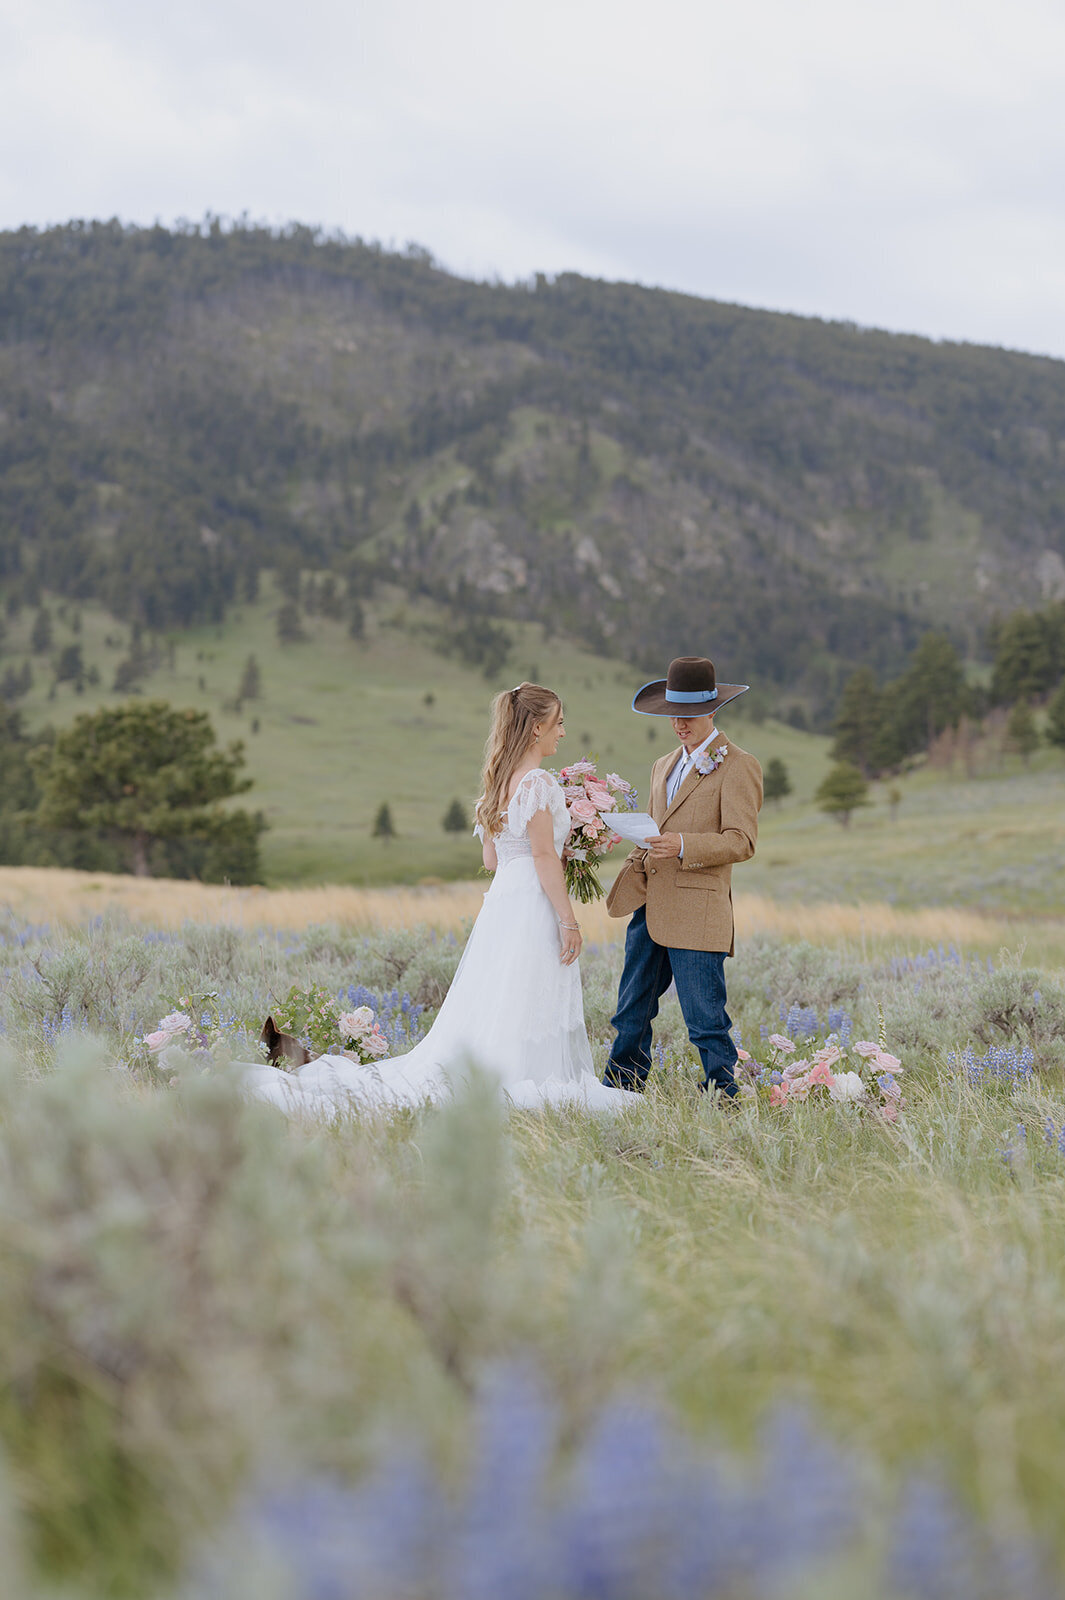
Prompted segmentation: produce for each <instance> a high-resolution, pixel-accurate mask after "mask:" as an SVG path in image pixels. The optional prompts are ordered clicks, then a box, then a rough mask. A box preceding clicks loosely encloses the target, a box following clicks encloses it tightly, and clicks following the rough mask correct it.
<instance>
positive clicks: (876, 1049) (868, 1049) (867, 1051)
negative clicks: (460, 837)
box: [854, 1039, 880, 1056]
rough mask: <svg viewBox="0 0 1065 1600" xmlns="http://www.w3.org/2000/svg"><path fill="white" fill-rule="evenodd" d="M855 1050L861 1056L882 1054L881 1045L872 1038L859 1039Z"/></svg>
mask: <svg viewBox="0 0 1065 1600" xmlns="http://www.w3.org/2000/svg"><path fill="white" fill-rule="evenodd" d="M854 1050H855V1052H856V1053H857V1054H858V1055H860V1056H875V1055H879V1054H880V1046H879V1045H878V1044H874V1043H873V1041H872V1040H871V1039H859V1040H858V1042H857V1044H856V1045H855V1046H854Z"/></svg>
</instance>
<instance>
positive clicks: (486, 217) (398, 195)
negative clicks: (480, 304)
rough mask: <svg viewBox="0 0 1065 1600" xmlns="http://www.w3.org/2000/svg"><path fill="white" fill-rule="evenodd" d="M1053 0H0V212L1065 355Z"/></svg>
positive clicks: (1063, 61) (1063, 78) (1063, 199)
mask: <svg viewBox="0 0 1065 1600" xmlns="http://www.w3.org/2000/svg"><path fill="white" fill-rule="evenodd" d="M1063 105H1065V4H1063V3H1062V0H995V3H988V0H966V4H964V5H962V4H961V3H960V0H949V3H948V0H890V3H883V4H877V5H873V4H862V3H860V0H728V3H727V4H724V3H722V0H656V3H653V4H652V3H650V0H639V3H637V0H537V3H535V4H525V5H515V4H508V3H507V0H449V3H444V0H435V3H433V0H302V3H301V4H293V3H292V0H286V3H284V4H282V3H281V0H254V3H252V0H169V3H167V4H165V5H157V4H153V3H151V0H3V6H2V9H0V154H2V162H0V226H4V227H16V226H18V225H20V224H22V223H27V222H30V223H37V224H44V223H48V222H56V221H64V220H66V219H68V218H70V217H110V216H116V215H117V216H119V217H121V218H123V219H125V220H127V221H135V222H152V221H154V220H156V219H157V218H158V219H161V220H162V221H164V222H170V221H173V220H174V219H176V218H178V217H191V218H199V217H202V216H203V215H204V213H205V212H207V211H213V212H217V213H222V214H224V215H238V214H239V213H241V212H244V211H247V212H249V213H250V214H251V216H252V217H253V218H256V219H261V220H266V221H271V222H278V221H284V220H288V219H292V218H295V219H298V220H301V221H306V222H315V223H322V224H324V225H326V226H327V227H341V228H343V229H344V230H345V231H347V232H349V233H357V234H361V235H363V237H366V238H379V239H382V240H384V241H385V242H390V241H393V242H395V243H396V244H405V243H406V242H407V241H408V240H416V241H417V242H418V243H420V244H424V245H426V246H428V247H429V248H430V249H431V250H432V251H433V252H434V254H435V255H436V256H437V257H438V258H439V259H440V260H442V261H443V262H444V263H445V264H446V265H447V266H449V267H452V268H454V269H455V270H456V271H459V272H462V273H465V274H470V275H475V276H479V277H483V276H491V275H496V274H498V275H499V276H501V277H503V278H507V279H512V278H515V277H526V276H528V275H529V274H531V273H532V272H534V271H537V270H539V271H545V272H549V273H552V272H558V271H562V270H565V269H573V270H576V271H580V272H585V273H589V274H592V275H595V276H600V277H607V278H626V279H636V280H639V281H640V282H643V283H648V284H665V285H668V286H670V287H675V288H682V289H687V290H690V291H692V292H694V293H696V294H701V295H708V296H712V297H714V298H718V299H724V300H734V301H740V302H743V303H745V304H748V305H755V306H769V307H773V308H778V309H783V310H792V311H799V312H808V313H813V314H816V315H820V316H826V317H842V318H849V319H851V320H853V321H856V322H860V323H865V324H871V325H875V326H878V327H886V328H896V329H906V330H912V331H916V332H920V333H927V334H931V335H933V336H936V337H940V338H958V339H970V340H976V341H979V342H984V343H992V344H1003V345H1010V346H1014V347H1018V348H1021V349H1026V350H1034V351H1040V352H1044V353H1047V354H1053V355H1057V356H1065V114H1063V110H1062V107H1063Z"/></svg>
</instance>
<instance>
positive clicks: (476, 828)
mask: <svg viewBox="0 0 1065 1600" xmlns="http://www.w3.org/2000/svg"><path fill="white" fill-rule="evenodd" d="M473 832H474V836H475V837H476V838H478V839H480V841H481V843H482V844H484V829H483V828H482V827H481V824H480V823H479V822H475V823H474V825H473Z"/></svg>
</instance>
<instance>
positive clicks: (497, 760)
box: [475, 683, 562, 838]
mask: <svg viewBox="0 0 1065 1600" xmlns="http://www.w3.org/2000/svg"><path fill="white" fill-rule="evenodd" d="M561 710H562V701H561V700H560V699H559V698H558V695H557V694H556V693H555V692H554V690H553V689H545V688H544V687H543V686H542V685H541V684H539V683H519V684H518V686H517V688H515V689H504V691H503V693H502V694H497V695H496V697H495V699H494V700H493V701H492V726H491V728H490V729H489V732H488V742H487V743H486V744H485V747H484V768H483V770H482V772H481V798H480V799H479V800H478V802H477V809H476V812H475V815H476V818H477V821H478V822H479V823H480V824H481V827H482V828H483V829H484V831H485V836H486V838H487V837H491V835H492V834H495V833H498V832H499V831H500V829H501V828H502V826H503V812H504V811H505V810H506V807H507V796H508V794H509V792H510V783H511V779H512V778H513V776H514V773H515V771H516V770H517V766H518V763H519V761H520V760H521V758H522V756H524V755H527V754H528V751H529V748H530V746H531V745H533V744H534V743H535V742H536V737H537V736H536V726H537V724H539V725H540V727H541V728H543V727H544V726H546V724H547V722H548V721H549V720H551V721H553V720H554V718H555V717H556V716H557V714H558V713H559V712H560V711H561Z"/></svg>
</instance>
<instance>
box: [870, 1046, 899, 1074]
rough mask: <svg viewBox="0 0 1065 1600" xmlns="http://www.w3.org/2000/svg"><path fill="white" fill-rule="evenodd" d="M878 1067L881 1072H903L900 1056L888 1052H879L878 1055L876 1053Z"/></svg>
mask: <svg viewBox="0 0 1065 1600" xmlns="http://www.w3.org/2000/svg"><path fill="white" fill-rule="evenodd" d="M876 1065H877V1066H878V1067H879V1068H880V1070H881V1071H882V1072H901V1071H902V1062H901V1061H900V1060H899V1058H898V1056H893V1055H891V1054H890V1053H889V1052H888V1051H887V1050H878V1051H877V1053H876Z"/></svg>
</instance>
